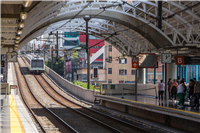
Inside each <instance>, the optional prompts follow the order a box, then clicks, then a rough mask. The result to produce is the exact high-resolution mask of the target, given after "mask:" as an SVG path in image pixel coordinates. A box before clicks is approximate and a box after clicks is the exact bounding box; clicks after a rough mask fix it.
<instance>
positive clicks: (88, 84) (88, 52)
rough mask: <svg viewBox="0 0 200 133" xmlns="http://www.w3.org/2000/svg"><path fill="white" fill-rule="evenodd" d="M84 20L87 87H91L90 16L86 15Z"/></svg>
mask: <svg viewBox="0 0 200 133" xmlns="http://www.w3.org/2000/svg"><path fill="white" fill-rule="evenodd" d="M84 20H85V21H86V53H87V89H90V49H89V45H88V38H89V35H88V22H89V21H90V16H89V15H85V17H84Z"/></svg>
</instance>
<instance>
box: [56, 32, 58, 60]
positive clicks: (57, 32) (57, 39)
mask: <svg viewBox="0 0 200 133" xmlns="http://www.w3.org/2000/svg"><path fill="white" fill-rule="evenodd" d="M56 44H57V51H56V54H57V55H56V61H58V31H57V33H56Z"/></svg>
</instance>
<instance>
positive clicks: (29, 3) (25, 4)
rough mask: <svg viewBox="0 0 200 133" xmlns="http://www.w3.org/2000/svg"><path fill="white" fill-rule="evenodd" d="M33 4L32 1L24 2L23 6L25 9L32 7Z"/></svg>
mask: <svg viewBox="0 0 200 133" xmlns="http://www.w3.org/2000/svg"><path fill="white" fill-rule="evenodd" d="M31 4H32V0H29V1H24V2H23V6H24V7H29V6H31Z"/></svg>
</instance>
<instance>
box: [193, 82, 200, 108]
mask: <svg viewBox="0 0 200 133" xmlns="http://www.w3.org/2000/svg"><path fill="white" fill-rule="evenodd" d="M194 94H195V96H196V103H197V104H196V107H197V108H198V107H199V98H200V78H199V82H196V84H195V85H194Z"/></svg>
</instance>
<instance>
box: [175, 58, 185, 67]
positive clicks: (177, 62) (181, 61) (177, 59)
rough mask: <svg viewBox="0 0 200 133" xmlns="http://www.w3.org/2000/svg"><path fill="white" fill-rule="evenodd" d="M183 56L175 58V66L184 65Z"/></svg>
mask: <svg viewBox="0 0 200 133" xmlns="http://www.w3.org/2000/svg"><path fill="white" fill-rule="evenodd" d="M184 63H185V60H184V56H176V65H184Z"/></svg>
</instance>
